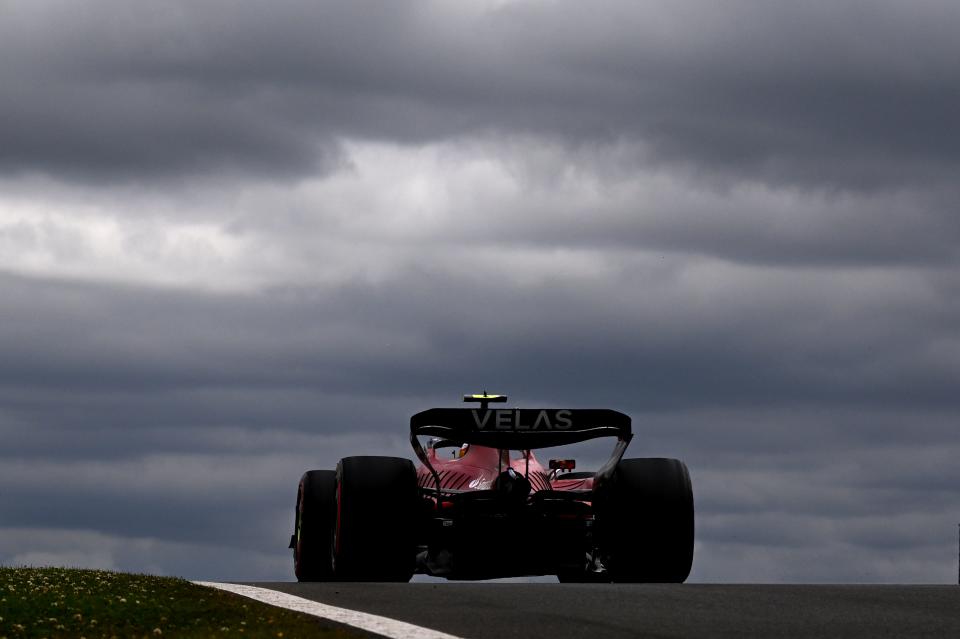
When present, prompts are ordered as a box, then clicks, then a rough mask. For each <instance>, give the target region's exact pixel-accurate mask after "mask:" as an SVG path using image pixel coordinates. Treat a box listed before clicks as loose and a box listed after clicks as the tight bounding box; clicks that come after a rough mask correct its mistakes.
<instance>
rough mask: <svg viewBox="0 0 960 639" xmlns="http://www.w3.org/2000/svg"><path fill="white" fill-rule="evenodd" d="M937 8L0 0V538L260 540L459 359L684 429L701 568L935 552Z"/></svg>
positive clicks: (154, 567)
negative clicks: (311, 482) (303, 478)
mask: <svg viewBox="0 0 960 639" xmlns="http://www.w3.org/2000/svg"><path fill="white" fill-rule="evenodd" d="M958 24H960V9H958V7H957V5H956V3H953V2H920V3H912V4H911V5H910V6H909V7H908V6H906V5H904V4H902V3H885V2H871V3H862V2H840V3H837V2H831V3H802V4H801V5H790V6H787V5H776V4H770V3H752V2H735V3H727V4H725V5H724V7H723V8H722V10H721V9H720V8H717V7H715V6H714V5H712V4H710V3H697V2H681V3H672V4H671V5H670V6H669V7H666V8H665V7H658V6H654V5H652V4H646V3H635V2H604V3H600V4H598V3H591V4H590V5H589V6H588V5H585V4H583V3H576V2H553V1H549V2H548V1H530V2H520V1H516V2H509V1H508V2H494V1H486V2H483V1H479V0H478V1H475V2H439V1H438V2H412V1H409V2H408V1H405V2H392V3H375V2H351V3H339V4H337V3H312V2H310V3H308V2H278V3H271V6H270V8H269V10H267V9H265V8H263V7H254V6H235V5H234V4H233V3H225V2H201V3H196V2H190V3H164V4H162V5H152V4H151V5H147V4H141V5H137V4H131V3H129V2H119V1H117V2H106V1H94V2H87V3H83V4H79V3H73V2H20V1H13V2H0V319H2V322H0V441H2V442H3V444H2V446H0V562H3V563H17V562H39V563H45V562H54V563H57V562H59V563H72V564H82V565H96V566H105V567H116V568H122V569H131V570H151V571H156V572H165V573H176V574H183V575H185V576H190V577H202V578H236V579H243V578H249V579H258V578H290V577H291V576H292V569H291V566H290V560H289V557H288V553H287V551H286V550H285V548H284V547H285V545H286V539H287V536H288V535H289V529H290V527H291V522H292V512H291V511H292V500H293V497H294V494H293V493H294V491H295V483H296V480H297V478H298V476H299V474H300V473H301V472H302V471H303V470H305V469H307V468H311V467H332V466H333V465H334V464H335V463H336V460H337V459H338V458H339V457H340V456H343V455H347V454H364V453H370V454H377V453H383V454H400V455H409V451H408V447H407V446H406V444H405V442H404V431H405V427H406V418H407V417H408V416H409V414H410V413H412V412H415V411H417V410H420V409H423V408H426V407H430V406H434V405H450V404H452V403H454V402H455V401H456V399H457V398H458V396H459V395H460V394H461V393H463V392H470V391H475V390H479V389H482V388H489V389H491V390H497V391H503V392H508V393H509V394H510V395H512V396H513V397H514V398H515V399H516V400H517V401H518V402H520V403H521V404H524V405H535V404H550V405H563V404H568V405H575V406H610V407H613V408H619V409H621V410H625V411H627V412H629V413H631V414H632V415H633V417H634V419H635V429H636V431H637V432H638V436H637V439H636V440H635V443H634V444H633V445H632V446H631V452H632V453H633V454H634V455H637V456H640V455H666V456H675V457H681V458H684V459H685V460H686V461H687V462H688V464H689V465H690V468H691V472H692V474H693V476H694V487H695V491H696V496H697V508H698V548H697V557H696V560H695V563H694V573H693V578H695V579H700V580H737V581H939V582H944V581H952V579H953V578H954V576H955V572H956V564H955V559H956V548H955V545H954V544H955V543H956V539H955V534H956V522H957V520H958V519H957V518H958V516H960V504H958V502H957V498H956V496H955V494H954V491H955V488H956V486H957V485H958V482H960V475H958V471H957V470H956V468H955V463H954V462H953V460H956V459H957V458H958V455H960V443H958V441H957V438H956V436H955V434H954V433H955V428H956V422H957V415H958V408H960V400H958V398H960V392H958V390H960V389H958V388H957V380H958V379H960V329H958V327H960V305H958V303H957V301H956V300H957V299H958V293H960V272H958V269H957V266H958V249H957V246H960V217H958V215H957V210H956V203H957V202H958V201H960V198H958V196H960V193H958V187H957V184H958V183H960V180H958V179H957V178H958V163H960V131H958V127H957V124H956V118H955V116H954V114H955V113H957V112H960V84H958V82H957V80H956V77H957V71H958V68H960V42H958V40H957V39H956V37H955V33H956V27H957V25H958ZM593 454H594V453H593V452H592V451H588V452H587V453H586V455H587V457H588V458H589V457H590V456H591V455H593Z"/></svg>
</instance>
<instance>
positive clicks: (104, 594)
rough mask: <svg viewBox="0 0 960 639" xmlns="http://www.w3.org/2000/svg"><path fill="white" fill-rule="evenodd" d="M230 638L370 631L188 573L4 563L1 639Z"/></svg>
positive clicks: (0, 571)
mask: <svg viewBox="0 0 960 639" xmlns="http://www.w3.org/2000/svg"><path fill="white" fill-rule="evenodd" d="M231 636H232V637H257V638H260V637H271V638H277V637H280V638H283V637H286V638H288V639H289V638H292V637H321V638H323V639H355V638H358V637H367V636H369V635H367V634H366V633H363V632H360V631H357V632H353V631H351V630H348V629H346V628H344V627H343V626H338V625H336V624H333V623H329V622H326V621H324V620H321V619H318V618H316V617H311V616H310V615H305V614H302V613H298V612H293V611H292V610H285V609H283V608H276V607H274V606H268V605H266V604H262V603H260V602H257V601H253V600H252V599H246V598H244V597H239V596H237V595H233V594H230V593H227V592H223V591H220V590H214V589H212V588H204V587H202V586H197V585H194V584H192V583H190V582H189V581H185V580H183V579H176V578H172V577H154V576H150V575H131V574H126V573H118V572H108V571H103V570H76V569H68V568H2V567H0V639H4V638H6V639H20V638H21V637H37V638H40V637H48V638H50V639H53V638H54V637H71V638H74V639H76V638H77V637H85V638H86V639H94V638H106V639H111V638H116V639H126V638H128V637H137V638H140V637H147V638H149V639H156V638H157V637H177V638H179V637H186V638H192V637H231Z"/></svg>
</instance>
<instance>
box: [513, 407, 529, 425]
mask: <svg viewBox="0 0 960 639" xmlns="http://www.w3.org/2000/svg"><path fill="white" fill-rule="evenodd" d="M514 428H515V429H516V430H530V424H524V423H523V413H521V412H520V411H517V414H516V418H515V420H514Z"/></svg>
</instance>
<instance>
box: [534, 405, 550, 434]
mask: <svg viewBox="0 0 960 639" xmlns="http://www.w3.org/2000/svg"><path fill="white" fill-rule="evenodd" d="M542 425H546V428H547V430H553V426H552V425H551V424H550V416H549V415H547V411H545V410H542V411H540V414H539V415H537V421H535V422H534V423H533V430H537V429H538V428H540V427H541V426H542Z"/></svg>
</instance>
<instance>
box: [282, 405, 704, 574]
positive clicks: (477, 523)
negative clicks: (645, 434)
mask: <svg viewBox="0 0 960 639" xmlns="http://www.w3.org/2000/svg"><path fill="white" fill-rule="evenodd" d="M464 400H465V401H466V402H473V403H476V404H479V406H478V407H473V408H433V409H429V410H426V411H423V412H420V413H417V414H416V415H414V416H413V417H411V418H410V442H411V445H412V446H413V451H414V453H415V454H416V456H417V458H418V459H419V460H420V463H421V464H420V466H419V467H415V466H414V464H413V462H412V461H410V460H409V459H405V458H400V457H374V456H362V457H345V458H343V459H341V460H340V462H339V463H338V464H337V468H336V470H309V471H307V472H306V473H304V474H303V476H302V477H301V479H300V484H299V486H298V489H297V502H296V511H295V519H294V525H295V528H294V533H293V535H292V536H291V539H290V548H292V549H293V557H294V572H295V573H296V576H297V579H298V580H299V581H409V580H410V578H411V577H412V575H413V574H415V573H423V574H427V575H433V576H438V577H445V578H447V579H465V580H466V579H491V578H497V577H520V576H534V575H556V576H557V577H558V578H559V580H560V581H561V582H672V583H681V582H683V581H685V580H686V579H687V577H688V576H689V574H690V569H691V566H692V563H693V540H694V510H693V491H692V488H691V483H690V474H689V472H688V471H687V467H686V465H684V463H683V462H681V461H679V460H676V459H666V458H639V459H623V455H624V452H625V451H626V449H627V445H628V444H629V443H630V440H631V439H632V437H633V433H632V431H631V420H630V417H629V416H627V415H625V414H623V413H620V412H617V411H614V410H609V409H558V408H544V409H530V408H522V409H507V408H491V407H490V404H501V403H505V402H506V401H507V397H506V396H505V395H492V394H487V393H486V391H484V393H482V394H479V395H467V396H465V397H464ZM599 437H610V438H614V439H615V440H616V443H615V445H614V448H613V453H612V454H611V456H610V459H609V460H608V461H607V462H606V463H605V464H603V465H602V466H601V467H600V468H598V469H597V470H596V471H593V472H574V468H575V465H576V464H575V461H574V460H569V459H552V460H550V461H549V462H548V464H547V466H546V467H544V466H543V465H542V464H541V463H540V461H539V460H538V459H537V457H536V456H535V455H534V450H537V449H543V448H550V447H555V446H563V445H568V444H574V443H578V442H584V441H587V440H591V439H595V438H599ZM422 438H430V439H429V441H428V442H427V444H426V446H424V444H423V443H422V442H421V439H422Z"/></svg>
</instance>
